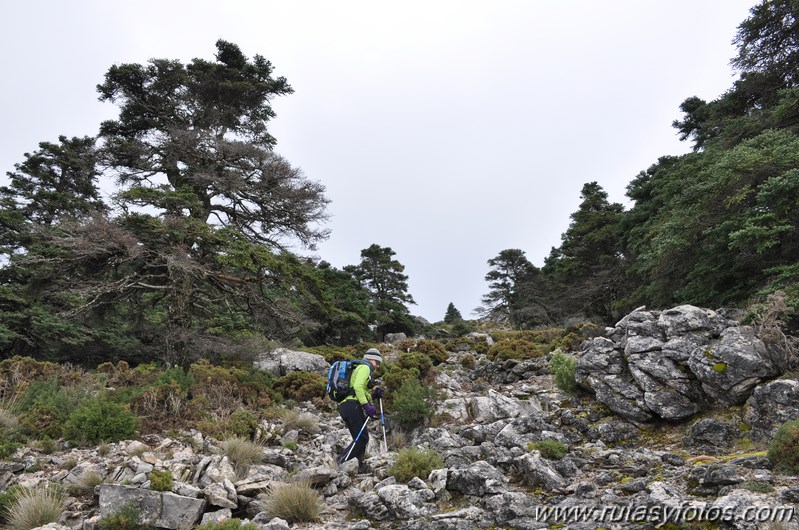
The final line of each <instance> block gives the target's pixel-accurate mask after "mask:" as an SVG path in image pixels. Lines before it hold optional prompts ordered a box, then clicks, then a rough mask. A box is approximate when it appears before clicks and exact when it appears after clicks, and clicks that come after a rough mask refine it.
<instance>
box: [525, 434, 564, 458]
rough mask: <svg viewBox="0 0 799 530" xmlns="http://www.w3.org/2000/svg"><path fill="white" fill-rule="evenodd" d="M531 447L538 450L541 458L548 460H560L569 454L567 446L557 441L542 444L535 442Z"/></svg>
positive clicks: (543, 441)
mask: <svg viewBox="0 0 799 530" xmlns="http://www.w3.org/2000/svg"><path fill="white" fill-rule="evenodd" d="M530 445H531V449H538V451H539V452H540V453H541V456H543V457H544V458H546V459H548V460H560V459H561V458H563V457H564V456H566V453H568V452H569V448H568V447H566V444H564V443H563V442H559V441H557V440H551V439H547V440H541V441H540V442H535V443H533V444H530Z"/></svg>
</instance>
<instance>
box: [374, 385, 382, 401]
mask: <svg viewBox="0 0 799 530" xmlns="http://www.w3.org/2000/svg"><path fill="white" fill-rule="evenodd" d="M382 397H383V389H382V388H380V387H377V388H375V389H374V390H372V399H380V398H382Z"/></svg>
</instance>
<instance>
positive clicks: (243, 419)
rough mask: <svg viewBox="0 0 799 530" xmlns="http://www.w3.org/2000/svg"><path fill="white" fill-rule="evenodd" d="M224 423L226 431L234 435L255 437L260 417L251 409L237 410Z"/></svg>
mask: <svg viewBox="0 0 799 530" xmlns="http://www.w3.org/2000/svg"><path fill="white" fill-rule="evenodd" d="M224 423H225V427H224V431H225V432H227V433H228V434H230V435H232V436H240V437H242V438H253V437H254V436H255V433H256V432H257V431H258V418H256V417H255V414H253V413H252V412H250V411H249V410H237V411H236V412H234V413H233V414H231V415H230V416H228V418H227V419H226V420H225V422H224Z"/></svg>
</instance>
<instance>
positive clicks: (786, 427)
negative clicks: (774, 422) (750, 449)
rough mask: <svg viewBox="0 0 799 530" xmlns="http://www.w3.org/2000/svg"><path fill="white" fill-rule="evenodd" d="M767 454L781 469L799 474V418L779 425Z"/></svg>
mask: <svg viewBox="0 0 799 530" xmlns="http://www.w3.org/2000/svg"><path fill="white" fill-rule="evenodd" d="M767 456H768V459H769V460H770V461H771V462H772V463H773V464H774V467H776V468H777V469H779V470H780V471H785V472H788V473H793V474H799V420H792V421H788V422H785V423H783V424H782V425H780V426H779V428H778V429H777V432H776V433H775V434H774V438H773V439H772V440H771V443H770V444H769V446H768V453H767Z"/></svg>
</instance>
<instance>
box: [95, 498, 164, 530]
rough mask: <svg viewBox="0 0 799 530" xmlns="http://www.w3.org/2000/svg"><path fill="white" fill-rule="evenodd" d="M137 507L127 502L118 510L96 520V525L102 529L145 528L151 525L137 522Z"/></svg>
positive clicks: (138, 516) (127, 529)
mask: <svg viewBox="0 0 799 530" xmlns="http://www.w3.org/2000/svg"><path fill="white" fill-rule="evenodd" d="M140 515H141V514H140V513H139V509H138V508H137V507H136V506H134V505H132V504H127V505H125V506H123V507H122V508H120V509H119V511H118V512H116V513H113V514H111V515H109V516H108V517H105V518H103V519H100V520H99V521H98V526H99V527H100V528H102V529H103V530H147V529H151V528H152V527H151V526H149V525H145V524H142V523H140V522H139V518H140Z"/></svg>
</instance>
